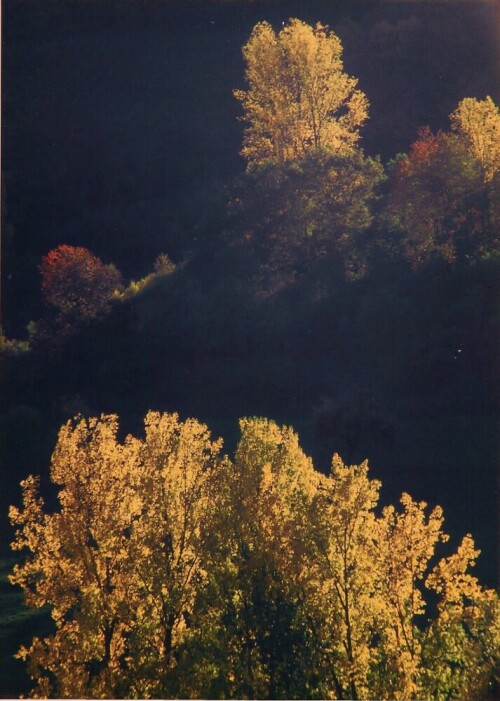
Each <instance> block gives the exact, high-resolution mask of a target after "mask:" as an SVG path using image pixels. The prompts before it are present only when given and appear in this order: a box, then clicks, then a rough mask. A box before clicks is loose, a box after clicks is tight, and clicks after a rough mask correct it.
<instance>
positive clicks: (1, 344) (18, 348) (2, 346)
mask: <svg viewBox="0 0 500 701" xmlns="http://www.w3.org/2000/svg"><path fill="white" fill-rule="evenodd" d="M29 349H30V344H29V341H18V340H16V339H15V338H7V336H5V334H4V332H3V329H2V327H1V326H0V355H3V356H17V355H19V354H21V353H26V352H27V351H29Z"/></svg>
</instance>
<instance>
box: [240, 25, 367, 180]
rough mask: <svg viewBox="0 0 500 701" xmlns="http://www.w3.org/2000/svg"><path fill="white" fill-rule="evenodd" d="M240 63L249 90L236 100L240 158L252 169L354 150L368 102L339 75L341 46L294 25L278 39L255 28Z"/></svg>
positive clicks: (322, 32)
mask: <svg viewBox="0 0 500 701" xmlns="http://www.w3.org/2000/svg"><path fill="white" fill-rule="evenodd" d="M243 55H244V58H245V61H246V66H247V68H246V74H245V76H246V80H247V84H248V89H247V90H235V92H234V95H235V97H236V98H237V99H238V100H239V101H240V102H241V104H242V106H243V109H244V116H243V120H244V121H245V122H246V123H247V127H246V129H245V134H244V140H243V149H242V151H241V154H242V155H243V156H244V158H246V159H247V161H248V165H249V167H253V166H261V165H265V164H266V163H279V164H280V165H282V164H283V163H285V162H287V161H294V160H299V159H302V158H304V156H306V155H307V154H308V153H310V152H311V151H314V150H324V151H327V152H330V153H338V152H339V151H342V150H345V149H351V148H352V147H353V146H355V144H356V143H357V142H358V140H359V128H360V127H361V126H362V125H363V123H364V122H365V121H366V119H367V117H368V100H367V98H366V96H365V95H364V94H363V93H362V92H361V91H360V90H357V89H356V85H357V82H358V81H357V79H356V78H352V77H350V76H348V75H347V74H346V73H344V71H343V63H342V44H341V42H340V39H339V38H338V36H336V34H334V33H333V32H332V31H330V30H329V29H328V27H326V26H323V25H321V24H319V23H318V24H316V26H315V27H311V26H310V25H308V24H306V23H305V22H302V21H301V20H298V19H291V20H290V21H289V23H288V24H287V25H286V26H285V27H284V28H283V29H282V30H281V31H280V32H279V34H276V33H275V32H274V30H273V28H272V27H271V25H270V24H268V23H267V22H260V23H259V24H257V25H256V26H255V27H254V29H253V31H252V34H251V36H250V39H249V40H248V42H247V44H246V45H245V46H244V47H243Z"/></svg>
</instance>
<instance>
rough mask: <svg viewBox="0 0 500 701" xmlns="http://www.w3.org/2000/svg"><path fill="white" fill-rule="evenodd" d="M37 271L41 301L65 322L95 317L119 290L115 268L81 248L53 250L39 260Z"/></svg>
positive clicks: (119, 274) (120, 284)
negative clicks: (39, 279) (40, 278)
mask: <svg viewBox="0 0 500 701" xmlns="http://www.w3.org/2000/svg"><path fill="white" fill-rule="evenodd" d="M39 270H40V274H41V276H42V295H43V298H44V300H45V301H46V302H47V303H48V304H49V305H51V306H52V307H55V308H56V309H58V310H59V312H60V314H61V316H62V317H63V318H64V319H66V320H70V319H73V320H82V319H93V318H96V317H98V316H99V315H100V314H102V313H103V312H105V311H106V310H107V308H108V305H109V301H110V299H111V298H112V296H113V293H114V291H115V290H116V289H120V288H121V287H122V276H121V273H120V272H119V271H118V270H117V268H116V267H115V266H114V265H106V264H104V263H103V262H102V261H101V259H100V258H98V257H97V256H95V255H94V254H93V253H91V252H90V251H89V250H88V249H86V248H83V247H81V246H68V245H61V246H58V247H57V248H54V249H53V250H52V251H49V253H47V255H45V256H43V258H42V262H41V264H40V267H39Z"/></svg>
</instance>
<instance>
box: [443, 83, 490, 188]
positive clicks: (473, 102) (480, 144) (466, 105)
mask: <svg viewBox="0 0 500 701" xmlns="http://www.w3.org/2000/svg"><path fill="white" fill-rule="evenodd" d="M450 121H451V126H452V129H453V130H454V131H455V132H457V133H458V134H459V135H460V136H462V137H463V138H464V139H465V141H466V143H467V144H468V146H469V149H470V150H471V152H472V154H473V156H474V157H475V158H476V160H477V161H478V163H479V164H480V166H481V171H482V173H483V178H484V181H485V182H487V183H488V182H491V181H492V180H493V178H494V177H495V175H496V173H498V172H499V171H500V112H499V110H498V107H497V105H495V103H494V102H493V100H492V99H491V97H489V96H488V97H486V98H485V99H484V100H477V99H476V98H474V97H466V98H464V99H463V100H462V101H461V102H460V103H459V105H458V107H457V109H456V110H455V111H454V112H452V114H451V115H450Z"/></svg>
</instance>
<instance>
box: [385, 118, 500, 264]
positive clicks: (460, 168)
mask: <svg viewBox="0 0 500 701" xmlns="http://www.w3.org/2000/svg"><path fill="white" fill-rule="evenodd" d="M389 170H390V192H389V197H388V201H387V206H386V211H385V214H386V221H387V223H388V225H389V228H392V229H394V230H397V231H399V233H400V241H401V248H402V251H403V254H404V256H405V257H406V258H407V259H408V260H409V261H410V262H411V264H412V266H413V267H418V266H420V265H422V264H424V263H426V262H428V261H429V260H431V259H433V258H442V259H444V260H445V261H447V262H449V263H453V262H455V261H457V260H467V259H472V258H476V257H478V256H480V255H483V254H484V253H488V252H490V251H491V250H493V249H494V248H495V246H496V245H497V244H496V236H497V234H496V232H495V231H494V230H493V229H492V228H491V226H490V223H489V220H488V210H489V204H488V197H487V193H486V192H485V190H484V187H483V181H482V177H481V171H480V167H479V164H478V162H477V161H476V159H475V157H474V156H473V155H472V154H471V153H470V151H469V149H468V147H467V145H466V144H465V143H464V141H463V140H462V139H461V138H460V137H458V136H457V135H456V134H447V133H444V132H438V133H437V134H433V133H432V132H431V130H430V129H429V128H428V127H426V128H424V129H421V130H420V131H419V134H418V139H417V140H416V141H415V142H414V143H413V144H412V146H411V149H410V153H409V154H408V155H402V156H399V157H398V158H397V159H396V160H395V161H394V162H393V163H392V165H391V167H390V169H389Z"/></svg>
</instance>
